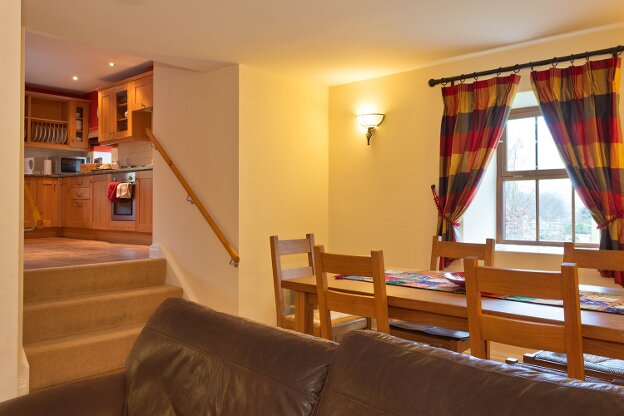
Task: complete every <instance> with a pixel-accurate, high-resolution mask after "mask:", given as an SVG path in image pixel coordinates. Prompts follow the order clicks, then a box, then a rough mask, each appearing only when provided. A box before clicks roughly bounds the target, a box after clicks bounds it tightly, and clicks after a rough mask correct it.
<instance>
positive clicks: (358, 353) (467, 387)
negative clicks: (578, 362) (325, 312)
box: [316, 331, 624, 416]
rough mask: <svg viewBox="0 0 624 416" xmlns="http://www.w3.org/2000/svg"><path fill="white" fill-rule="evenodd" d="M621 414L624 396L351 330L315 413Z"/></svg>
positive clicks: (604, 388) (613, 389)
mask: <svg viewBox="0 0 624 416" xmlns="http://www.w3.org/2000/svg"><path fill="white" fill-rule="evenodd" d="M623 414H624V394H623V393H622V390H620V389H618V388H617V387H615V386H611V385H607V384H589V383H583V382H580V381H575V380H570V379H567V378H563V377H557V376H553V375H544V374H540V373H537V372H534V371H526V370H522V369H517V368H514V367H511V366H507V365H505V364H500V363H496V362H493V361H484V360H480V359H477V358H473V357H470V356H468V355H462V354H457V353H454V352H451V351H447V350H444V349H439V348H433V347H429V346H426V345H423V344H416V343H411V342H409V341H403V340H399V339H397V338H394V337H391V336H389V335H385V334H380V333H377V332H369V331H356V332H354V333H350V334H347V335H345V337H344V338H343V339H342V342H341V344H340V347H339V348H338V350H337V351H336V354H335V356H334V360H333V362H332V367H331V370H330V373H329V378H328V380H327V385H326V386H325V388H324V389H323V397H322V399H321V403H320V404H319V408H318V410H317V413H316V415H318V416H337V415H358V416H368V415H370V416H373V415H375V416H377V415H475V416H476V415H508V416H512V415H518V416H520V415H522V416H525V415H532V416H536V415H549V416H551V415H601V416H606V415H609V416H611V415H612V416H615V415H623Z"/></svg>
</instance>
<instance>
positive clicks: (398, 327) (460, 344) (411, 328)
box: [390, 236, 494, 352]
mask: <svg viewBox="0 0 624 416" xmlns="http://www.w3.org/2000/svg"><path fill="white" fill-rule="evenodd" d="M469 256H474V257H476V258H478V259H479V260H483V263H484V264H485V265H486V266H493V265H494V240H493V239H491V238H488V239H487V240H485V244H476V243H460V242H456V241H442V239H441V237H439V236H433V242H432V244H431V262H430V268H431V270H432V271H438V263H439V261H440V257H447V258H454V259H463V258H465V257H469ZM390 324H391V326H392V328H391V333H392V335H396V336H398V337H401V338H406V339H410V340H412V341H418V342H423V343H425V344H429V345H433V346H434V347H440V348H445V349H447V350H451V351H455V352H464V351H466V350H467V349H468V348H470V341H469V334H468V332H465V331H456V330H452V329H448V328H443V327H439V326H432V325H425V324H422V323H416V322H405V321H402V322H400V321H390Z"/></svg>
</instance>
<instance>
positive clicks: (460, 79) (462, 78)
mask: <svg viewBox="0 0 624 416" xmlns="http://www.w3.org/2000/svg"><path fill="white" fill-rule="evenodd" d="M464 82H466V80H465V79H464V74H461V75H460V76H459V83H460V84H463V83H464Z"/></svg>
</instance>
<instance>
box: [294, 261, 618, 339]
mask: <svg viewBox="0 0 624 416" xmlns="http://www.w3.org/2000/svg"><path fill="white" fill-rule="evenodd" d="M418 273H422V274H427V273H436V272H429V271H421V272H418ZM328 283H329V286H330V288H331V289H334V290H339V291H344V292H349V293H356V294H372V293H373V285H372V284H371V283H368V282H362V281H354V280H345V279H339V280H336V279H333V278H332V279H329V282H328ZM282 288H284V289H291V290H294V291H297V292H305V293H309V294H316V279H315V278H314V277H313V276H309V277H301V278H296V279H290V280H283V281H282ZM580 289H581V290H586V291H593V292H599V293H617V294H622V296H624V290H618V289H611V288H606V287H600V286H590V285H580ZM386 291H387V294H388V306H389V308H390V317H391V318H392V309H393V308H403V309H408V310H417V311H426V312H431V313H437V314H440V315H446V316H454V317H458V318H464V319H466V318H467V311H466V296H465V295H462V294H456V293H449V292H442V291H438V290H427V289H419V288H412V287H406V286H394V285H387V286H386ZM483 309H484V310H486V311H489V312H493V313H495V314H499V315H501V316H506V317H523V318H524V319H526V318H530V319H531V320H535V321H536V322H549V321H562V320H563V308H560V307H557V306H549V305H538V304H534V303H525V302H518V301H512V300H504V299H493V298H484V299H483ZM581 321H582V324H583V337H584V338H593V339H599V340H605V341H612V342H616V343H621V344H624V315H618V314H611V313H605V312H599V311H588V310H581Z"/></svg>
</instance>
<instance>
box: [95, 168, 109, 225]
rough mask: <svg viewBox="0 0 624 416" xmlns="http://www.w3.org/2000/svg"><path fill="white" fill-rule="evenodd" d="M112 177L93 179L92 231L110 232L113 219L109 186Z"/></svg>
mask: <svg viewBox="0 0 624 416" xmlns="http://www.w3.org/2000/svg"><path fill="white" fill-rule="evenodd" d="M110 181H111V175H97V176H94V177H93V181H92V187H91V189H92V192H91V229H94V230H108V228H109V226H110V219H111V203H110V201H109V200H108V184H109V183H110Z"/></svg>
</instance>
